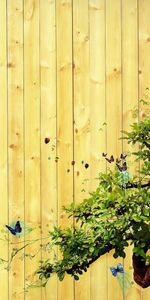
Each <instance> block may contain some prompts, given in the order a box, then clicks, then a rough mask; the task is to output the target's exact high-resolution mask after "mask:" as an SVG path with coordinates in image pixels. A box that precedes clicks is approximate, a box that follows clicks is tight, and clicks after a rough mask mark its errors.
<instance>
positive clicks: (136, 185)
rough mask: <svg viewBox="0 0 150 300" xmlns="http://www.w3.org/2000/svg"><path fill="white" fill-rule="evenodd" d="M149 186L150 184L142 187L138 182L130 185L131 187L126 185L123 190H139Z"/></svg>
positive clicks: (144, 184)
mask: <svg viewBox="0 0 150 300" xmlns="http://www.w3.org/2000/svg"><path fill="white" fill-rule="evenodd" d="M148 186H150V182H147V183H143V184H141V185H140V184H139V183H138V182H136V183H130V184H129V185H125V186H124V187H123V188H124V189H133V188H138V187H141V188H145V187H148Z"/></svg>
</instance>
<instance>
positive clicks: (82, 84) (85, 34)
mask: <svg viewBox="0 0 150 300" xmlns="http://www.w3.org/2000/svg"><path fill="white" fill-rule="evenodd" d="M83 15H84V18H83ZM88 21H89V7H88V1H87V0H83V1H82V2H81V1H80V0H77V1H74V2H73V56H74V125H75V126H74V129H75V134H74V160H75V176H74V193H75V203H80V202H81V200H82V199H83V198H84V199H85V198H86V197H88V196H89V195H88V191H89V190H90V185H89V180H90V167H89V168H88V169H86V168H85V167H84V165H85V163H88V164H89V166H91V156H90V151H89V149H90V148H91V143H90V136H91V121H90V97H89V84H90V78H89V67H90V65H89V23H88ZM82 160H83V161H84V164H82V163H81V161H82ZM78 172H79V173H78ZM78 174H79V175H78ZM84 180H86V181H84ZM82 188H83V190H85V192H81V190H82ZM75 299H79V300H89V299H90V270H88V272H86V273H84V274H83V276H82V278H81V280H80V281H79V282H75Z"/></svg>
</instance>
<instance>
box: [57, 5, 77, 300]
mask: <svg viewBox="0 0 150 300" xmlns="http://www.w3.org/2000/svg"><path fill="white" fill-rule="evenodd" d="M56 27H57V156H58V157H59V159H58V161H57V163H56V164H57V168H58V169H57V176H58V224H59V225H61V226H62V227H67V226H71V225H72V220H68V218H66V217H65V215H64V213H63V212H62V206H63V205H68V204H69V203H72V201H73V167H72V165H71V161H72V160H73V103H72V1H71V0H63V1H56ZM67 169H69V170H70V172H67ZM63 298H65V299H66V300H72V299H74V285H73V279H72V278H71V277H70V276H67V275H66V277H65V279H64V281H63V282H59V283H58V299H59V300H61V299H63Z"/></svg>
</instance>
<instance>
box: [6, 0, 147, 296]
mask: <svg viewBox="0 0 150 300" xmlns="http://www.w3.org/2000/svg"><path fill="white" fill-rule="evenodd" d="M149 15H150V2H149V0H7V1H6V0H0V137H1V143H0V154H1V155H0V192H1V195H2V197H1V199H0V211H1V214H0V238H3V237H4V235H5V238H6V239H7V238H8V231H7V230H6V229H5V224H11V222H15V221H17V220H18V219H19V220H21V221H24V220H25V223H26V224H28V225H29V227H32V228H34V230H33V231H32V232H31V233H28V234H27V235H25V240H30V241H31V240H32V239H38V241H37V242H36V243H33V245H31V246H30V247H27V248H25V252H22V254H25V255H26V256H25V260H21V259H19V257H21V253H20V255H18V257H16V258H14V260H13V263H12V266H11V269H10V271H9V274H8V272H7V271H6V270H3V267H2V264H0V287H1V294H2V300H15V299H17V300H23V299H26V300H35V299H37V300H64V299H65V300H99V299H102V300H106V299H107V300H131V299H132V300H148V299H149V298H150V288H148V289H141V288H139V287H138V286H137V285H136V284H134V286H133V287H132V288H131V289H130V290H129V292H128V294H127V295H125V294H123V293H122V290H121V288H120V286H119V283H118V282H117V280H116V278H114V277H113V276H112V274H111V272H110V270H109V267H110V266H116V265H117V263H118V262H123V260H122V259H121V258H118V259H117V260H115V259H114V258H113V252H111V253H110V254H108V255H106V256H104V257H102V258H100V259H99V260H98V261H97V262H95V263H94V264H93V265H92V266H91V267H90V268H89V269H88V272H87V273H85V274H84V275H83V276H81V277H80V281H79V282H74V281H73V280H72V278H70V276H69V275H67V276H66V277H65V280H64V281H63V282H59V281H58V279H57V277H56V276H53V277H52V278H51V279H50V281H49V283H48V285H47V286H46V288H42V289H41V288H34V289H30V291H29V292H28V293H26V294H24V291H23V288H24V284H25V285H26V282H27V281H29V282H32V280H33V279H34V280H35V279H36V278H35V276H34V274H33V273H34V271H35V270H36V269H37V267H38V265H39V261H40V260H41V259H42V260H45V259H46V258H48V255H47V254H46V253H45V251H44V250H40V244H44V243H45V240H44V239H43V238H44V237H45V236H46V235H47V233H48V231H49V230H51V229H52V228H53V225H56V224H58V225H61V226H62V227H66V226H69V227H70V226H72V225H73V220H72V219H69V220H68V219H67V216H66V215H65V214H64V212H63V210H62V206H63V205H68V204H69V203H72V201H75V202H76V203H80V202H81V201H82V200H83V199H84V198H87V197H88V196H89V192H90V191H92V190H94V189H95V188H96V186H97V184H98V182H97V181H96V180H95V177H97V175H98V173H99V172H100V171H105V170H106V167H107V169H108V168H113V166H112V164H111V165H110V164H107V166H106V162H105V160H104V159H103V158H102V156H101V154H102V152H108V155H111V154H113V155H114V157H115V158H116V157H119V156H120V153H121V152H122V150H123V151H125V152H126V151H128V150H130V149H131V148H129V145H127V144H126V142H125V141H123V142H122V141H121V140H118V138H119V137H120V136H121V132H120V130H121V129H122V128H123V129H125V130H129V129H130V123H132V121H135V120H137V119H138V117H139V119H142V118H143V114H144V112H145V109H146V108H145V107H142V106H141V104H140V102H139V99H140V98H142V97H143V96H144V97H146V95H148V90H147V91H145V89H146V88H147V87H148V88H150V77H149V70H150V55H149V53H150V22H149ZM148 97H149V96H148ZM135 106H138V107H139V116H136V118H135V119H133V113H132V111H131V110H132V108H134V107H135ZM140 110H142V111H140ZM104 122H107V126H103V125H102V124H103V123H104ZM102 129H103V130H102ZM46 137H47V138H50V141H49V143H48V144H46V143H45V138H46ZM56 156H58V161H57V159H56ZM55 160H56V161H55ZM72 161H75V163H74V164H73V165H72V163H71V162H72ZM82 161H84V163H82ZM85 163H88V164H89V167H88V168H87V169H86V168H85V166H84V165H85ZM136 167H137V166H135V165H133V164H132V161H130V162H129V168H130V170H131V172H135V169H136ZM84 190H85V191H84ZM16 241H19V242H22V243H24V235H22V237H21V238H17V237H13V236H12V235H11V234H9V243H8V242H7V240H6V241H2V240H0V257H3V258H4V259H7V256H8V251H9V254H10V253H11V251H12V249H13V245H12V242H16ZM56 253H57V249H56ZM35 254H36V255H35ZM57 254H58V257H59V258H60V254H59V253H57ZM34 255H35V257H33V258H32V259H30V258H29V257H30V256H34ZM131 259H132V249H131V248H128V249H127V250H126V258H125V260H124V262H123V264H124V268H125V271H126V272H127V273H130V274H131V277H132V270H129V267H130V266H131V263H132V261H131ZM0 298H1V297H0Z"/></svg>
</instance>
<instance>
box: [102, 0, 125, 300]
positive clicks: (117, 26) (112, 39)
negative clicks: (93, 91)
mask: <svg viewBox="0 0 150 300" xmlns="http://www.w3.org/2000/svg"><path fill="white" fill-rule="evenodd" d="M106 106H107V108H106V122H107V153H108V155H112V154H113V155H114V157H115V158H116V157H119V156H120V153H121V151H122V142H121V141H119V140H118V138H119V137H120V136H121V133H120V130H121V129H122V99H121V1H120V0H115V1H111V0H107V1H106ZM113 167H114V166H113ZM113 167H112V168H113ZM108 168H111V166H110V165H108ZM118 262H120V263H122V262H123V261H122V258H118V259H114V258H113V251H112V252H111V253H110V254H109V255H108V268H110V267H111V266H115V265H116V264H117V263H118ZM109 299H111V300H121V299H123V295H122V290H121V288H120V286H119V284H118V282H117V280H116V278H115V277H113V276H112V274H111V272H110V271H109V272H108V300H109Z"/></svg>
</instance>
